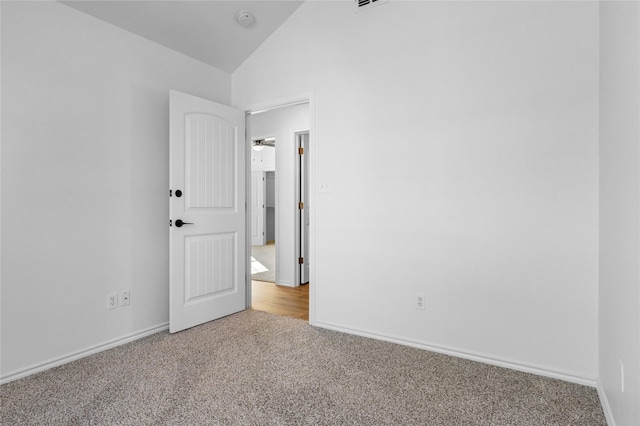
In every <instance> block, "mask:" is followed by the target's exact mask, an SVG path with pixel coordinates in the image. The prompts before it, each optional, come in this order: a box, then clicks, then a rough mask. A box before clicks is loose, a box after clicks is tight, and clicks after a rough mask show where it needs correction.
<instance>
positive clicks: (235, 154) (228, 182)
mask: <svg viewBox="0 0 640 426" xmlns="http://www.w3.org/2000/svg"><path fill="white" fill-rule="evenodd" d="M244 138H245V135H244V113H243V112H242V111H239V110H235V109H233V108H230V107H227V106H225V105H220V104H217V103H214V102H211V101H208V100H205V99H201V98H197V97H194V96H190V95H187V94H184V93H180V92H176V91H171V93H170V176H169V181H170V185H171V189H172V191H173V194H174V195H173V196H172V197H171V198H170V203H169V213H170V216H171V217H170V218H171V220H172V221H173V226H171V227H170V231H169V240H170V295H169V299H170V303H169V304H170V309H169V330H170V332H172V333H174V332H176V331H180V330H184V329H186V328H190V327H193V326H196V325H198V324H202V323H204V322H207V321H211V320H214V319H217V318H220V317H223V316H226V315H229V314H232V313H235V312H238V311H241V310H243V309H245V305H246V301H245V291H246V282H245V280H246V278H245V268H246V252H245V246H246V226H245V223H246V211H245V206H244V200H245V165H244V155H245V139H244ZM177 190H181V191H182V193H183V196H181V197H177V196H176V191H177ZM178 219H180V220H182V221H184V222H185V224H184V225H182V226H181V227H178V226H176V225H177V220H178Z"/></svg>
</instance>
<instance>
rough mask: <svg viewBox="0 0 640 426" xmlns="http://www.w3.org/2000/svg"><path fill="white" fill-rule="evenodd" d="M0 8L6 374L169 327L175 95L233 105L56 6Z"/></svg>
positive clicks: (169, 57) (175, 60)
mask: <svg viewBox="0 0 640 426" xmlns="http://www.w3.org/2000/svg"><path fill="white" fill-rule="evenodd" d="M1 7H2V219H3V220H2V330H1V331H2V365H1V374H2V377H3V378H7V377H9V376H11V375H13V374H16V373H20V372H21V371H23V370H24V369H27V368H30V367H37V366H38V365H41V364H43V363H47V362H49V361H55V360H56V359H58V358H60V357H64V356H68V355H70V354H73V353H75V352H78V351H82V350H84V349H90V348H95V347H96V346H99V345H101V344H104V343H106V342H109V341H112V340H113V339H120V338H124V337H126V336H130V335H135V334H136V333H140V332H143V331H144V330H148V329H153V328H154V327H158V326H163V325H165V324H166V322H167V321H168V303H169V301H168V295H169V287H168V282H169V266H168V260H169V259H168V255H169V248H168V241H169V240H168V219H169V211H168V194H167V192H168V185H169V182H168V161H169V149H168V137H169V135H168V133H169V132H168V130H169V124H168V108H169V97H168V91H169V89H177V90H181V91H184V92H188V93H191V94H194V95H198V96H202V97H206V98H209V99H212V100H215V101H218V102H222V103H230V90H231V86H230V75H228V74H226V73H224V72H222V71H219V70H217V69H215V68H212V67H210V66H207V65H205V64H203V63H201V62H198V61H195V60H193V59H190V58H187V57H185V56H183V55H180V54H178V53H176V52H174V51H171V50H168V49H165V48H163V47H161V46H159V45H157V44H154V43H151V42H149V41H146V40H144V39H141V38H139V37H137V36H134V35H132V34H130V33H127V32H124V31H122V30H119V29H117V28H115V27H113V26H111V25H109V24H106V23H104V22H102V21H99V20H96V19H94V18H92V17H89V16H87V15H84V14H82V13H80V12H78V11H76V10H74V9H71V8H69V7H67V6H65V5H62V4H60V3H57V2H19V3H11V2H2V4H1ZM123 289H130V290H131V305H130V306H128V307H122V308H118V309H115V310H110V311H108V310H107V309H106V303H107V293H109V292H114V291H119V290H123Z"/></svg>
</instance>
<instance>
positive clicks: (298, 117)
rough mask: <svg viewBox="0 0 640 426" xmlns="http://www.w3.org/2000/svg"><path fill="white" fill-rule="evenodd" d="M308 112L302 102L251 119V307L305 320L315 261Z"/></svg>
mask: <svg viewBox="0 0 640 426" xmlns="http://www.w3.org/2000/svg"><path fill="white" fill-rule="evenodd" d="M309 107H310V104H309V102H308V101H307V102H298V103H295V104H289V105H285V106H281V107H275V108H269V109H263V110H260V111H259V112H258V111H256V112H252V113H250V115H249V116H248V122H249V125H248V128H249V134H250V138H249V139H250V141H251V146H252V148H251V161H250V164H251V185H250V192H251V194H250V199H251V221H250V222H251V236H252V238H251V240H252V241H251V243H252V249H251V257H252V258H251V272H252V277H251V278H252V280H251V284H252V285H251V299H250V302H251V307H252V308H253V309H257V310H264V311H267V312H271V313H275V314H278V315H285V316H292V317H296V318H300V319H304V320H309V287H310V286H309V285H306V284H308V283H309V281H310V279H309V264H310V260H311V259H310V257H311V254H310V252H309V246H310V245H309V239H310V235H309V227H310V222H311V217H310V212H309V207H310V199H309V198H310V197H309V193H310V191H309V160H308V158H309V151H308V145H309V142H310V126H309V121H310V108H309ZM305 147H307V151H306V153H305V152H304V151H305ZM256 148H257V149H256ZM305 154H306V155H305Z"/></svg>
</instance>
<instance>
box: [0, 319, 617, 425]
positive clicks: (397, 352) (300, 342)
mask: <svg viewBox="0 0 640 426" xmlns="http://www.w3.org/2000/svg"><path fill="white" fill-rule="evenodd" d="M0 397H1V403H2V409H1V410H0V424H3V425H5V424H6V425H86V424H92V425H114V424H118V425H160V424H162V425H220V424H224V425H335V424H352V425H580V426H584V425H605V424H606V423H605V420H604V416H603V413H602V410H601V407H600V404H599V402H598V397H597V395H596V391H595V390H594V389H592V388H589V387H585V386H580V385H575V384H571V383H566V382H562V381H558V380H553V379H548V378H543V377H539V376H534V375H531V374H526V373H520V372H516V371H512V370H507V369H503V368H499V367H494V366H490V365H485V364H480V363H476V362H472V361H467V360H463V359H459V358H454V357H449V356H446V355H440V354H435V353H431V352H427V351H423V350H419V349H414V348H409V347H405V346H400V345H395V344H391V343H386V342H381V341H377V340H371V339H367V338H363V337H358V336H352V335H347V334H342V333H337V332H333V331H328V330H323V329H319V328H314V327H311V326H309V325H308V324H307V323H306V322H304V321H300V320H296V319H292V318H286V317H279V316H275V315H272V314H267V313H264V312H258V311H251V310H249V311H244V312H241V313H238V314H235V315H232V316H229V317H226V318H223V319H220V320H218V321H213V322H210V323H207V324H204V325H202V326H199V327H195V328H192V329H189V330H186V331H184V332H181V333H178V334H175V335H169V334H168V333H159V334H155V335H153V336H150V337H147V338H144V339H141V340H138V341H136V342H133V343H130V344H127V345H124V346H120V347H117V348H115V349H111V350H109V351H105V352H102V353H99V354H96V355H93V356H90V357H87V358H84V359H81V360H79V361H76V362H73V363H70V364H67V365H64V366H61V367H58V368H55V369H52V370H49V371H46V372H43V373H40V374H37V375H34V376H31V377H28V378H25V379H22V380H19V381H15V382H11V383H8V384H5V385H2V386H1V387H0Z"/></svg>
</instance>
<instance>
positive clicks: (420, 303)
mask: <svg viewBox="0 0 640 426" xmlns="http://www.w3.org/2000/svg"><path fill="white" fill-rule="evenodd" d="M416 309H422V310H425V309H426V308H425V303H424V293H416Z"/></svg>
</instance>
